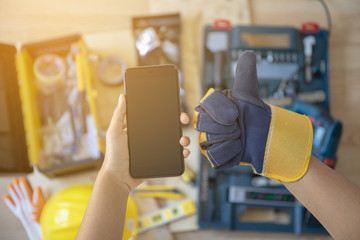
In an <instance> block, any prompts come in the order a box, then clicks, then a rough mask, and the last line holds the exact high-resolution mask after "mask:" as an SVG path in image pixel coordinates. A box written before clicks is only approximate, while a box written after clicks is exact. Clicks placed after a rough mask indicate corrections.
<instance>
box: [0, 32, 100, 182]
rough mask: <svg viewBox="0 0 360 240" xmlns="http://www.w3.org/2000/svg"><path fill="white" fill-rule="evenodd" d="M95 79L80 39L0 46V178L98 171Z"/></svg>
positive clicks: (84, 46) (60, 39) (98, 154)
mask: <svg viewBox="0 0 360 240" xmlns="http://www.w3.org/2000/svg"><path fill="white" fill-rule="evenodd" d="M91 78H92V77H91V71H90V69H89V62H88V57H87V48H86V45H85V43H84V42H83V40H82V39H81V36H80V35H71V36H66V37H61V38H56V39H51V40H46V41H42V42H36V43H30V44H24V45H21V46H20V47H18V48H15V46H12V45H7V44H0V93H1V94H0V98H1V101H0V102H1V103H0V106H1V108H0V111H1V113H0V114H1V118H0V126H1V128H0V138H1V142H0V147H1V149H0V159H1V161H0V163H1V164H0V173H16V172H20V173H21V172H22V173H23V172H31V171H32V168H33V167H34V166H36V167H37V168H38V169H39V171H40V172H42V173H44V174H45V175H47V176H49V177H54V176H56V175H60V174H64V173H68V172H72V171H75V170H79V169H84V168H89V167H94V166H98V165H99V163H100V162H101V161H102V158H103V154H102V152H103V151H104V144H103V142H101V141H100V139H99V135H98V131H97V129H98V125H99V124H98V118H97V112H96V108H95V102H94V101H95V99H94V98H95V97H96V91H95V90H94V89H93V87H92V79H91ZM59 146H61V147H59ZM54 149H55V150H56V151H55V150H54Z"/></svg>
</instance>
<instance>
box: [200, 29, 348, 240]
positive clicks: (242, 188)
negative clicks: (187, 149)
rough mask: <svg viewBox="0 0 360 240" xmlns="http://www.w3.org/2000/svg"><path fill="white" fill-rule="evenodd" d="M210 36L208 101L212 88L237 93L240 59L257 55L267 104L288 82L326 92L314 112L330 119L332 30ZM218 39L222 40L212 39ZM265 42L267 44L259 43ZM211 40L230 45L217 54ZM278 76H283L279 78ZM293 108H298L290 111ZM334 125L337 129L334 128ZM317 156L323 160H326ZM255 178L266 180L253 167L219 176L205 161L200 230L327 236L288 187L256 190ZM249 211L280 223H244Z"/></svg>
mask: <svg viewBox="0 0 360 240" xmlns="http://www.w3.org/2000/svg"><path fill="white" fill-rule="evenodd" d="M204 30H205V31H204V43H203V46H204V47H203V76H202V96H203V95H205V93H206V92H207V90H208V89H209V88H210V87H215V88H219V86H220V88H232V85H233V78H234V72H235V66H236V65H235V63H236V60H237V58H238V56H239V55H240V54H241V52H242V51H244V50H253V51H255V53H256V55H257V60H258V63H257V68H258V69H257V70H258V78H259V83H260V95H261V96H262V98H263V99H264V98H269V97H270V98H271V97H273V96H274V94H276V93H277V91H278V89H279V88H280V87H281V84H283V83H284V81H286V83H290V84H292V88H291V89H293V91H295V92H296V94H299V93H301V94H305V95H306V94H307V93H310V94H311V93H313V92H319V91H320V92H321V93H322V98H320V99H317V100H315V101H316V102H314V103H313V105H312V106H317V107H320V108H321V109H325V110H324V111H325V112H326V113H329V84H328V32H327V31H326V30H323V29H317V30H316V31H314V32H311V31H310V32H303V31H301V30H299V29H296V28H292V27H268V26H267V27H265V26H235V27H234V26H233V27H225V28H214V27H213V26H207V27H205V29H204ZM214 33H215V34H214ZM218 33H220V34H218ZM216 34H218V35H219V36H211V37H210V35H216ZM309 35H311V36H313V37H314V38H315V44H313V45H311V50H312V55H311V58H310V59H311V64H310V69H309V70H311V75H312V79H311V82H307V80H306V79H305V78H306V76H305V74H306V73H305V68H306V67H307V62H306V61H307V60H306V57H305V55H304V44H305V43H304V38H306V37H307V36H309ZM276 37H281V38H283V39H285V41H284V42H285V43H281V44H280V43H279V41H277V40H276ZM261 38H262V39H263V40H259V39H261ZM270 38H273V40H274V39H275V41H273V43H274V44H273V45H271V44H269V45H271V46H269V45H268V44H267V43H268V41H267V40H269V39H270ZM311 38H312V37H311ZM209 39H212V40H214V39H215V40H217V41H225V42H223V43H220V45H222V46H223V47H222V49H221V48H220V50H219V49H215V50H214V49H212V47H211V45H215V46H216V44H217V43H215V44H211V43H209V42H208V41H209ZM251 40H255V42H256V44H252V43H250V42H251ZM219 52H221V56H220V60H219V56H216V55H217V54H218V53H219ZM269 55H271V56H270V57H269ZM269 63H271V64H269ZM216 64H220V66H217V65H216ZM261 64H262V65H261ZM269 67H270V68H269ZM276 70H278V71H276ZM273 73H279V75H278V76H277V75H276V74H275V75H274V74H273ZM266 74H268V75H266ZM284 74H285V75H284ZM286 74H287V75H286ZM216 75H217V77H216ZM216 78H218V79H216ZM219 79H220V81H222V83H221V84H220V85H219V83H216V81H219ZM291 106H292V104H291V105H286V106H284V107H291ZM305 114H306V113H305ZM329 116H330V115H329ZM330 123H331V124H333V122H330ZM339 125H340V133H339V134H338V135H339V136H338V135H337V137H338V138H337V139H336V141H337V142H336V147H335V152H332V153H331V154H332V155H334V156H332V157H333V158H336V157H335V154H336V148H337V144H338V140H339V139H340V135H341V123H339ZM313 154H314V153H313ZM323 155H324V154H323ZM316 156H317V157H318V158H319V159H320V160H321V159H322V158H321V157H322V155H321V154H320V155H316ZM254 177H258V178H262V177H260V176H256V175H254V174H253V173H252V169H251V168H250V167H248V166H238V167H235V168H232V169H228V170H214V169H212V168H211V166H210V164H209V162H208V161H207V159H206V158H205V157H204V156H203V155H201V161H200V174H199V178H198V186H199V202H198V223H199V226H200V228H202V229H207V228H213V229H229V230H246V231H271V232H290V233H294V234H301V233H304V232H306V233H324V234H327V231H326V230H325V229H324V228H323V227H322V226H321V224H320V223H319V222H318V221H317V220H316V219H315V218H314V217H313V216H312V215H311V213H310V212H308V211H307V210H306V208H304V207H303V205H302V204H301V203H300V202H299V201H297V200H296V199H295V198H294V197H293V196H292V195H291V194H290V192H288V191H287V190H286V188H285V187H284V186H283V185H275V186H273V185H271V186H262V187H258V186H254V185H253V183H252V181H253V179H254ZM264 179H265V178H264ZM265 180H266V179H265ZM248 210H255V212H256V211H260V212H261V210H264V211H268V210H271V212H272V213H273V216H275V217H273V218H274V219H273V220H270V221H269V220H268V219H266V220H264V219H258V220H259V221H256V220H255V221H254V220H248V219H247V218H246V217H245V218H244V217H243V216H245V213H246V212H247V211H248ZM284 213H285V215H283V214H284ZM281 216H286V217H285V218H286V221H282V220H281ZM278 218H280V220H279V219H278Z"/></svg>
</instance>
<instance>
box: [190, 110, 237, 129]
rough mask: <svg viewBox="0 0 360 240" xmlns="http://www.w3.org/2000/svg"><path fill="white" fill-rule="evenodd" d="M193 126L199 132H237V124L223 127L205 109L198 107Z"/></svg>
mask: <svg viewBox="0 0 360 240" xmlns="http://www.w3.org/2000/svg"><path fill="white" fill-rule="evenodd" d="M193 126H194V128H195V129H196V130H197V131H199V132H207V133H212V134H229V133H233V132H234V131H236V128H237V125H236V122H233V124H231V125H223V124H220V123H218V122H216V121H215V120H214V119H213V118H212V117H211V116H210V115H209V114H208V113H207V112H205V110H204V109H202V108H201V107H196V108H195V111H194V117H193Z"/></svg>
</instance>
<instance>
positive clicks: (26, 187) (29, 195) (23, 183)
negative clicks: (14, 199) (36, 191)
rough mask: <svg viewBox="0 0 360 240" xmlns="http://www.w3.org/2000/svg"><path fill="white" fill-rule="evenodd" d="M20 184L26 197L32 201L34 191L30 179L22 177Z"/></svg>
mask: <svg viewBox="0 0 360 240" xmlns="http://www.w3.org/2000/svg"><path fill="white" fill-rule="evenodd" d="M19 185H20V190H21V192H22V194H23V196H24V198H25V199H26V200H29V201H30V202H32V195H33V191H32V189H31V186H30V183H29V181H28V180H27V179H26V178H24V177H21V178H20V179H19Z"/></svg>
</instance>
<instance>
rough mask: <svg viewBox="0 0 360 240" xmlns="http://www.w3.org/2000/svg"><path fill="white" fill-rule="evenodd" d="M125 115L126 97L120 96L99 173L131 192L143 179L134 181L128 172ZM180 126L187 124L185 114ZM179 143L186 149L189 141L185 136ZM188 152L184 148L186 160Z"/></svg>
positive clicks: (181, 116)
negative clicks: (102, 172)
mask: <svg viewBox="0 0 360 240" xmlns="http://www.w3.org/2000/svg"><path fill="white" fill-rule="evenodd" d="M125 115H126V97H125V96H124V95H120V98H119V103H118V106H117V107H116V109H115V111H114V114H113V117H112V119H111V122H110V126H109V129H108V131H107V133H106V155H105V160H104V163H103V165H102V167H101V171H104V172H106V174H109V175H111V177H113V178H115V180H116V181H117V182H118V183H119V184H120V185H121V186H122V187H123V188H124V190H126V191H131V190H132V189H134V188H135V187H136V186H137V185H139V184H140V183H142V182H143V181H144V180H145V179H135V178H133V177H131V175H130V172H129V148H128V137H127V129H126V128H124V124H123V123H124V118H125ZM180 121H181V123H182V124H188V123H189V117H188V115H187V114H185V113H182V114H181V115H180ZM179 143H180V144H181V145H182V146H183V147H186V146H188V145H189V144H190V139H189V138H188V137H186V136H183V137H181V138H180V140H179ZM189 154H190V151H189V150H188V149H186V148H184V150H183V155H184V157H185V158H186V157H187V156H189Z"/></svg>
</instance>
